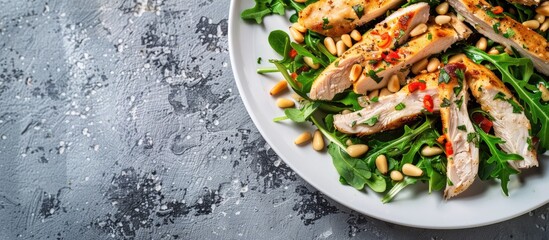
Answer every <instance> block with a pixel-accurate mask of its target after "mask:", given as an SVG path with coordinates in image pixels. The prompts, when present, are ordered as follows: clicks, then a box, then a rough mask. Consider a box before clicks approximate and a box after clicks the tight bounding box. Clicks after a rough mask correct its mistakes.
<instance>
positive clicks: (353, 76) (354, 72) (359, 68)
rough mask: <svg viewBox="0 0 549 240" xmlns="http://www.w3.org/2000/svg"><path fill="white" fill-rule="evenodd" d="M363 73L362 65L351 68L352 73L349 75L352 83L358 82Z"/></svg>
mask: <svg viewBox="0 0 549 240" xmlns="http://www.w3.org/2000/svg"><path fill="white" fill-rule="evenodd" d="M361 73H362V66H360V64H354V65H353V67H352V68H351V73H349V79H351V82H356V81H357V80H358V78H359V77H360V74H361Z"/></svg>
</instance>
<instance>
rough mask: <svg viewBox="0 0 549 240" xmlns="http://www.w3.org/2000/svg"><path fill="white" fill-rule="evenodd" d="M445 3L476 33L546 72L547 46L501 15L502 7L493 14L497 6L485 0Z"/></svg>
mask: <svg viewBox="0 0 549 240" xmlns="http://www.w3.org/2000/svg"><path fill="white" fill-rule="evenodd" d="M448 2H449V3H450V5H451V6H452V7H454V9H455V10H456V11H457V12H458V13H459V14H461V15H462V16H463V17H464V18H465V20H466V21H467V22H469V23H470V24H471V25H473V26H475V29H476V30H477V31H478V32H479V33H481V34H483V35H485V36H486V37H488V38H489V39H491V40H493V41H494V42H497V43H500V44H501V45H503V46H504V47H506V48H513V49H515V50H516V51H517V52H519V53H520V55H522V56H527V57H528V58H530V59H531V60H532V61H533V63H534V66H535V67H536V69H537V70H538V71H540V72H541V73H543V74H546V75H549V51H548V50H549V46H548V45H547V39H546V38H545V37H544V36H542V35H540V34H538V33H537V32H536V31H534V30H532V29H530V28H528V27H526V26H525V25H523V24H521V23H520V22H517V21H516V20H514V19H513V18H511V17H509V16H507V15H505V14H504V13H503V12H502V10H498V11H496V12H497V14H496V13H494V12H493V11H495V9H498V8H496V7H494V6H492V5H491V4H489V3H488V2H486V1H485V0H449V1H448ZM500 8H501V7H500ZM500 11H501V12H500Z"/></svg>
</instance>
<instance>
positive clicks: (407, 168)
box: [402, 163, 423, 177]
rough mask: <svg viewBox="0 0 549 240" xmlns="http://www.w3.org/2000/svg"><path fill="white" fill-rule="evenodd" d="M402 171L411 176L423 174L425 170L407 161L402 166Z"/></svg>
mask: <svg viewBox="0 0 549 240" xmlns="http://www.w3.org/2000/svg"><path fill="white" fill-rule="evenodd" d="M402 173H404V175H406V176H410V177H419V176H421V175H423V170H421V168H418V167H416V166H415V165H412V164H409V163H405V164H404V165H403V166H402Z"/></svg>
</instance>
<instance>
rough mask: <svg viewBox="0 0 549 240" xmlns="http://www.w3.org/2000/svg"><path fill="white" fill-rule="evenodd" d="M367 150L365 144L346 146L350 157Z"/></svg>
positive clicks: (357, 155) (358, 155)
mask: <svg viewBox="0 0 549 240" xmlns="http://www.w3.org/2000/svg"><path fill="white" fill-rule="evenodd" d="M367 151H368V145H366V144H355V145H351V146H348V147H347V153H348V154H349V156H351V157H354V158H356V157H360V156H362V155H363V154H365V153H366V152H367Z"/></svg>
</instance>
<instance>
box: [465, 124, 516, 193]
mask: <svg viewBox="0 0 549 240" xmlns="http://www.w3.org/2000/svg"><path fill="white" fill-rule="evenodd" d="M474 127H475V130H476V132H477V133H478V135H479V136H480V139H481V140H482V141H483V142H484V143H485V144H486V145H487V146H488V149H489V150H490V155H491V156H490V158H488V160H486V165H484V167H487V168H489V169H490V175H489V176H490V177H491V178H497V179H499V180H500V181H501V189H502V190H503V193H505V195H506V196H509V190H508V188H507V185H508V183H509V176H511V175H512V174H517V173H519V172H518V171H517V170H515V169H514V168H513V167H511V165H509V163H508V162H507V161H516V160H522V159H523V158H522V157H521V156H520V155H518V154H508V153H505V152H503V151H502V150H500V149H499V148H498V147H497V146H496V145H497V144H501V143H504V141H503V140H501V138H498V137H495V136H492V135H490V134H488V133H485V132H484V131H483V130H482V129H480V127H479V126H477V125H474ZM483 171H485V170H483Z"/></svg>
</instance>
